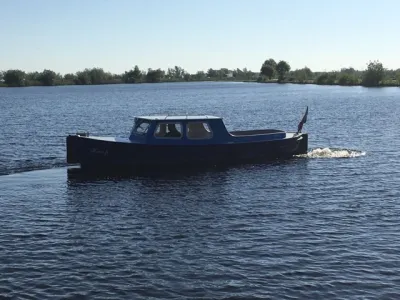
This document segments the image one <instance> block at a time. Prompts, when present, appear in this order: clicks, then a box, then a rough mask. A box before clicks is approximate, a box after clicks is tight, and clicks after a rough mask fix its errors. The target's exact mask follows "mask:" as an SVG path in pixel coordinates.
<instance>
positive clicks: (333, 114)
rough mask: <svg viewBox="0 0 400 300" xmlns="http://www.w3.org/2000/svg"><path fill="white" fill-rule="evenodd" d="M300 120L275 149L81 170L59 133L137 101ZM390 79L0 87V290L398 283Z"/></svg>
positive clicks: (151, 290) (301, 292) (250, 293)
mask: <svg viewBox="0 0 400 300" xmlns="http://www.w3.org/2000/svg"><path fill="white" fill-rule="evenodd" d="M306 106H309V114H308V120H307V123H306V124H305V125H304V131H307V132H308V133H309V148H310V149H309V153H308V154H307V155H305V156H304V157H298V158H295V159H292V160H288V161H281V162H272V163H267V164H259V165H246V166H235V167H232V168H224V169H215V170H202V171H194V170H193V171H190V172H184V173H179V174H173V173H172V174H171V173H169V174H168V173H163V174H147V175H140V176H129V177H116V176H113V177H105V176H103V177H100V176H99V177H94V176H92V177H87V176H81V175H80V173H79V171H77V170H76V169H71V168H67V166H66V164H65V155H66V153H65V137H66V135H67V134H71V133H75V132H76V131H80V130H87V131H89V132H90V133H91V134H95V135H113V136H127V135H128V134H129V131H130V129H131V126H132V122H133V118H134V117H135V116H137V115H148V114H165V113H168V114H180V115H181V114H196V115H198V114H211V115H217V116H222V117H224V121H225V123H226V125H227V127H228V129H229V130H240V129H253V128H277V129H285V130H292V131H293V130H296V128H297V124H298V122H299V121H300V119H301V117H302V115H303V113H304V111H305V108H306ZM399 115H400V89H399V88H363V87H338V86H316V85H294V84H287V85H279V84H257V83H218V82H208V83H170V84H164V83H162V84H141V85H104V86H61V87H27V88H2V89H0V128H1V129H0V205H1V209H0V253H1V256H0V274H1V275H0V298H1V296H3V297H4V298H5V299H194V298H195V299H227V298H230V299H338V298H343V299H361V298H362V299H378V298H379V299H399V298H400V288H399V286H400V250H399V248H400V218H399V213H400V188H399V186H400V159H399V157H400V155H399V154H400V118H399Z"/></svg>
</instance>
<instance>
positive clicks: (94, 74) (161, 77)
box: [0, 65, 258, 87]
mask: <svg viewBox="0 0 400 300" xmlns="http://www.w3.org/2000/svg"><path fill="white" fill-rule="evenodd" d="M257 76H258V73H254V72H252V71H250V70H247V69H246V68H243V69H239V68H237V69H234V70H228V69H226V68H221V69H219V70H217V69H212V68H210V69H208V71H207V72H204V71H198V72H196V73H195V74H190V73H189V72H187V71H186V70H184V69H183V68H181V67H179V66H175V67H174V68H168V70H167V71H164V70H161V69H148V70H147V71H146V70H141V69H140V68H139V67H138V66H137V65H136V66H134V67H133V68H132V69H131V70H129V71H125V72H124V73H122V74H112V73H110V72H106V71H104V70H103V69H102V68H91V69H89V68H86V69H84V70H82V71H78V72H76V73H74V74H73V73H68V74H65V75H61V74H60V73H56V72H54V71H52V70H47V69H45V70H43V71H42V72H30V73H26V72H24V71H22V70H19V69H14V70H7V71H4V72H0V83H1V82H2V83H3V85H4V86H9V87H22V86H54V85H92V84H118V83H156V82H176V81H207V80H238V81H254V80H256V79H257Z"/></svg>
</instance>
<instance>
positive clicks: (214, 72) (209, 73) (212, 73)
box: [207, 68, 218, 78]
mask: <svg viewBox="0 0 400 300" xmlns="http://www.w3.org/2000/svg"><path fill="white" fill-rule="evenodd" d="M217 75H218V72H217V70H214V69H211V68H210V69H208V71H207V77H210V78H215V77H217Z"/></svg>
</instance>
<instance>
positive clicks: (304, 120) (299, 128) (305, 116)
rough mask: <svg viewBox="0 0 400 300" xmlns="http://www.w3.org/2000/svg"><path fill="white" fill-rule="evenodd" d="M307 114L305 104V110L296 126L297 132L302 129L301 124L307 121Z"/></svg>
mask: <svg viewBox="0 0 400 300" xmlns="http://www.w3.org/2000/svg"><path fill="white" fill-rule="evenodd" d="M307 115H308V106H307V109H306V112H305V113H304V116H303V118H302V119H301V121H300V123H299V125H298V126H297V133H300V132H301V130H302V129H303V124H305V123H306V122H307Z"/></svg>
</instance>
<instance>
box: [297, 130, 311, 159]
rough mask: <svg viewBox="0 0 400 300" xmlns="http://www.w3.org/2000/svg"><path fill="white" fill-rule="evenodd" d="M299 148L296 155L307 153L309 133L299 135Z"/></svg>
mask: <svg viewBox="0 0 400 300" xmlns="http://www.w3.org/2000/svg"><path fill="white" fill-rule="evenodd" d="M296 138H297V142H298V146H297V150H296V151H295V153H294V155H300V154H307V152H308V133H301V134H299V135H298V136H297V137H296Z"/></svg>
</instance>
